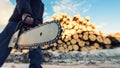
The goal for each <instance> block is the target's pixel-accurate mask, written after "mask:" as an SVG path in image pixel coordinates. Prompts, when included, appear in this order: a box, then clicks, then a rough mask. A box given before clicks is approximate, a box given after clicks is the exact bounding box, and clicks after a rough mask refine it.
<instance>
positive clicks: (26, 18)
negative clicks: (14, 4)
mask: <svg viewBox="0 0 120 68" xmlns="http://www.w3.org/2000/svg"><path fill="white" fill-rule="evenodd" d="M22 20H23V21H24V22H25V23H27V24H30V25H32V24H33V22H34V18H32V17H31V15H30V14H27V13H24V14H23V15H22Z"/></svg>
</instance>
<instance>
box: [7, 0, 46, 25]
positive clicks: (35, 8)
mask: <svg viewBox="0 0 120 68" xmlns="http://www.w3.org/2000/svg"><path fill="white" fill-rule="evenodd" d="M16 2H17V4H16V7H15V9H14V12H13V14H12V16H11V17H10V19H9V21H10V22H19V21H21V20H22V14H23V13H30V14H31V15H32V17H34V18H35V19H37V20H38V21H39V22H40V23H42V20H43V18H42V17H43V12H44V4H43V3H42V1H41V0H16Z"/></svg>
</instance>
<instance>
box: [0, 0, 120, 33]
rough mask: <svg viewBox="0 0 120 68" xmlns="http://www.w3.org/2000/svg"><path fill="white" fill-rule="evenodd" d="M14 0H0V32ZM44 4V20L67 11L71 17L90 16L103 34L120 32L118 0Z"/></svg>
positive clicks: (57, 0) (51, 0)
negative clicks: (78, 15)
mask: <svg viewBox="0 0 120 68" xmlns="http://www.w3.org/2000/svg"><path fill="white" fill-rule="evenodd" d="M15 1H16V0H0V32H1V31H2V30H3V29H4V28H5V26H6V24H7V23H8V19H9V17H10V16H11V14H12V12H13V10H14V7H15V5H16V2H15ZM42 1H43V3H44V5H45V11H44V17H43V18H44V20H47V19H49V18H51V17H52V15H53V14H60V13H67V14H68V15H70V16H71V17H72V16H74V15H76V14H80V15H81V16H82V17H86V16H90V22H95V24H96V27H97V30H102V31H104V32H105V34H110V33H116V32H120V19H119V18H120V17H119V16H120V7H119V6H120V0H42Z"/></svg>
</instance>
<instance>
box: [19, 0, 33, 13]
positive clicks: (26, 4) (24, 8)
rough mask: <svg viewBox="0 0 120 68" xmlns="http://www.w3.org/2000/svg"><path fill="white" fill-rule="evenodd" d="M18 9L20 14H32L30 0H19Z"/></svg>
mask: <svg viewBox="0 0 120 68" xmlns="http://www.w3.org/2000/svg"><path fill="white" fill-rule="evenodd" d="M17 9H18V11H19V13H20V14H24V13H28V14H32V10H31V6H30V0H17Z"/></svg>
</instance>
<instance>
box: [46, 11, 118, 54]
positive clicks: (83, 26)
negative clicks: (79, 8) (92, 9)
mask: <svg viewBox="0 0 120 68" xmlns="http://www.w3.org/2000/svg"><path fill="white" fill-rule="evenodd" d="M53 19H55V20H58V21H59V22H60V24H61V26H62V29H63V32H62V36H61V39H59V40H58V41H57V42H56V43H54V44H52V45H53V47H51V50H53V51H56V50H59V51H62V52H64V51H65V52H69V51H90V50H101V49H108V48H114V44H119V43H120V34H117V35H116V34H115V35H109V36H105V35H104V33H103V32H102V31H97V30H96V25H95V23H92V22H89V20H90V17H89V16H87V17H85V18H83V17H81V16H80V15H75V16H74V17H73V18H70V17H69V16H68V15H67V14H64V13H63V14H61V15H53ZM118 36H119V37H118ZM116 40H117V42H116ZM48 47H49V46H45V47H44V48H46V49H47V48H48Z"/></svg>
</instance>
